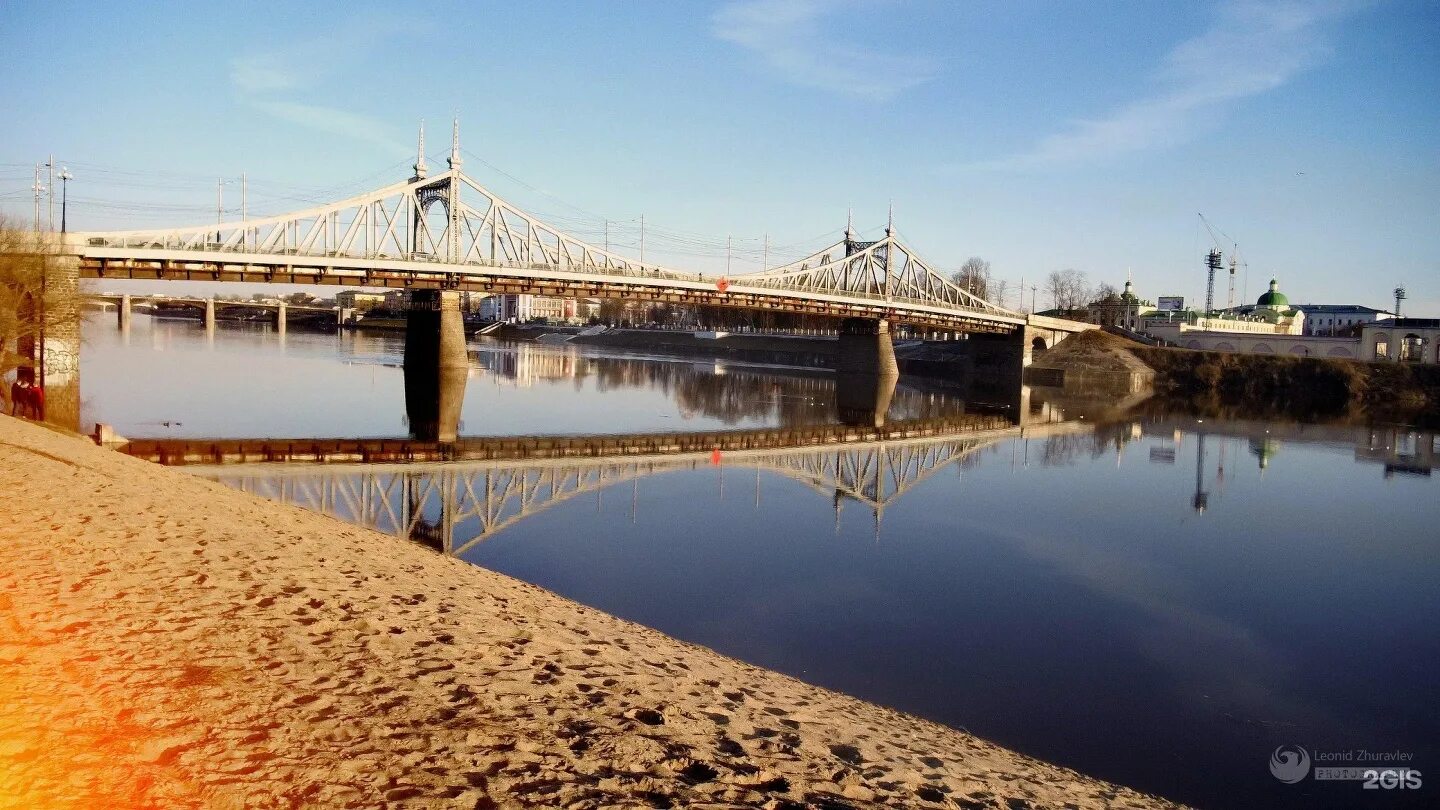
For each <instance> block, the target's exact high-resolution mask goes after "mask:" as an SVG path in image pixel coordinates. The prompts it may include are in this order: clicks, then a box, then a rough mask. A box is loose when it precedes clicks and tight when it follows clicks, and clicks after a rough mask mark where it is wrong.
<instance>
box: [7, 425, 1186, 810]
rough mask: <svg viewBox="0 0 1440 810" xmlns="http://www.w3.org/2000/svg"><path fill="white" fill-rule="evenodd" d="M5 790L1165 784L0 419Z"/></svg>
mask: <svg viewBox="0 0 1440 810" xmlns="http://www.w3.org/2000/svg"><path fill="white" fill-rule="evenodd" d="M0 486H3V491H4V492H5V496H6V501H5V503H6V507H5V512H4V513H3V518H4V519H3V520H0V808H9V807H16V808H19V807H25V808H31V807H60V808H66V807H76V808H79V807H86V808H91V807H155V808H162V807H163V808H170V807H235V808H240V807H245V808H250V807H256V808H259V807H302V806H303V807H310V806H316V807H463V808H487V807H566V808H600V807H695V808H722V807H767V808H801V807H809V808H840V807H995V808H1007V810H1008V808H1023V807H1037V808H1038V807H1077V808H1089V807H1127V808H1128V807H1135V808H1139V807H1175V806H1177V805H1174V804H1171V803H1169V802H1166V801H1163V800H1160V799H1155V798H1153V797H1148V796H1144V795H1141V794H1138V793H1136V792H1134V791H1131V790H1129V789H1126V788H1122V787H1118V786H1115V785H1111V784H1108V783H1105V782H1101V781H1098V780H1094V779H1090V778H1087V777H1084V776H1081V775H1079V774H1077V773H1075V772H1073V771H1070V770H1067V769H1063V768H1059V767H1055V766H1052V765H1049V764H1046V763H1043V762H1039V761H1036V760H1033V759H1030V758H1028V757H1024V756H1022V755H1020V754H1017V753H1014V752H1011V751H1008V750H1006V749H1003V748H999V747H997V746H994V745H992V744H990V743H987V742H985V741H983V740H979V739H976V738H974V737H972V736H970V735H967V734H964V733H962V732H959V731H955V730H952V729H948V728H945V727H942V726H939V725H936V724H933V723H929V722H926V721H923V720H919V719H916V718H914V717H910V716H907V715H904V714H902V713H899V712H895V711H892V710H889V709H885V708H882V707H879V706H876V705H873V704H869V703H865V702H863V701H860V700H856V699H853V698H850V697H846V696H844V695H840V694H837V693H834V692H830V691H827V690H824V689H820V688H817V687H812V686H809V685H806V684H803V683H801V682H799V681H796V680H794V679H791V678H788V677H785V676H782V675H779V674H776V673H773V672H769V671H766V670H762V669H759V668H756V667H752V666H748V665H746V664H743V663H740V662H737V661H734V660H732V659H729V658H725V657H723V656H721V655H718V654H716V653H714V652H712V651H710V650H707V649H704V648H701V647H697V646H694V645H690V644H686V643H683V642H680V641H677V640H674V639H672V638H669V637H667V636H665V635H663V634H661V633H658V632H656V631H653V630H650V629H647V628H644V627H641V626H639V625H635V624H633V623H629V622H625V621H622V620H619V619H616V618H614V617H611V616H608V615H606V614H604V613H601V612H599V611H596V610H593V609H590V608H586V607H583V606H581V605H578V604H575V603H573V602H570V601H568V600H565V599H563V598H560V597H558V596H556V595H554V594H551V593H549V592H547V591H544V590H542V589H540V588H536V587H534V586H531V585H527V584H525V583H522V582H519V581H517V580H514V579H511V578H509V577H505V576H502V575H499V574H496V573H493V572H490V571H486V570H483V569H479V568H476V567H474V566H471V565H468V564H466V563H464V562H462V561H459V560H455V559H452V558H447V557H444V556H441V555H439V554H436V553H435V552H432V551H430V550H429V549H426V548H423V547H421V546H419V545H418V544H414V543H410V542H407V541H405V540H402V539H398V538H394V537H389V536H386V535H381V534H379V533H376V532H373V531H370V530H368V529H364V528H360V527H355V526H351V525H348V524H344V523H341V522H339V521H337V520H334V519H331V518H327V517H324V516H321V515H315V514H311V513H307V512H304V511H302V510H300V509H297V508H293V507H287V506H283V505H279V504H274V503H269V502H265V501H261V500H259V499H257V498H254V497H252V496H250V495H246V494H244V493H240V492H237V491H234V490H230V489H228V488H225V487H223V486H221V485H219V484H216V483H213V482H208V481H203V480H200V479H197V478H193V477H191V476H188V475H186V474H184V473H182V472H179V471H175V470H169V469H164V468H160V467H156V466H153V465H150V464H148V463H146V462H142V461H138V460H136V459H131V458H127V457H124V456H121V455H119V454H116V453H112V452H109V451H105V450H101V449H99V448H96V447H94V446H91V445H88V444H86V443H85V442H83V441H81V440H79V439H76V438H72V437H67V436H62V435H58V434H54V433H51V432H49V431H46V430H43V429H41V428H38V427H35V426H33V425H28V424H24V423H21V422H19V421H17V420H14V419H10V418H8V417H3V418H0Z"/></svg>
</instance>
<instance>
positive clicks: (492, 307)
mask: <svg viewBox="0 0 1440 810" xmlns="http://www.w3.org/2000/svg"><path fill="white" fill-rule="evenodd" d="M580 309H581V306H580V302H578V301H576V299H574V298H550V297H547V296H543V295H492V296H490V297H488V298H486V299H484V300H483V301H481V302H480V306H479V312H480V317H481V318H483V319H485V320H490V321H516V322H518V323H525V322H527V321H533V320H536V319H538V318H544V319H546V320H549V321H558V322H569V321H577V320H580V319H581V315H580Z"/></svg>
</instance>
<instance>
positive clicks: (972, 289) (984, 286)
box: [950, 256, 991, 301]
mask: <svg viewBox="0 0 1440 810" xmlns="http://www.w3.org/2000/svg"><path fill="white" fill-rule="evenodd" d="M950 280H951V281H953V282H954V283H955V286H957V287H959V288H960V289H962V290H964V291H965V292H968V293H970V294H971V295H976V296H979V297H981V298H984V299H985V300H987V301H989V300H991V299H990V295H989V292H990V262H987V261H985V260H984V259H982V258H980V257H979V256H971V257H970V258H968V259H966V260H965V263H964V264H962V265H960V269H959V270H956V271H955V272H954V273H951V274H950Z"/></svg>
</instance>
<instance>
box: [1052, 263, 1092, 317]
mask: <svg viewBox="0 0 1440 810" xmlns="http://www.w3.org/2000/svg"><path fill="white" fill-rule="evenodd" d="M1044 289H1045V294H1046V295H1049V296H1050V300H1051V302H1052V303H1053V304H1054V306H1055V309H1058V310H1074V309H1080V308H1081V307H1083V306H1085V303H1086V299H1087V298H1088V294H1089V292H1090V288H1089V285H1088V283H1087V280H1086V278H1085V274H1084V273H1083V272H1081V271H1079V270H1076V269H1074V268H1067V269H1065V270H1053V271H1051V273H1050V275H1048V276H1046V277H1045V287H1044Z"/></svg>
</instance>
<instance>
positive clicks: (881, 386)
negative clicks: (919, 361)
mask: <svg viewBox="0 0 1440 810" xmlns="http://www.w3.org/2000/svg"><path fill="white" fill-rule="evenodd" d="M853 223H854V220H853V218H852V216H851V214H850V213H849V212H847V213H846V216H845V255H846V256H854V255H855V254H857V253H860V252H862V251H864V250H866V249H867V248H869V247H870V246H871V245H872V244H874V243H873V242H861V241H859V240H857V239H856V238H855V227H854V224H853ZM894 226H895V212H894V208H893V207H892V208H891V212H890V220H889V223H888V224H887V225H886V226H885V236H886V237H887V238H888V237H889V236H890V235H891V233H892V232H893V231H894ZM890 262H891V257H890V249H889V248H888V247H887V248H886V249H885V282H884V285H885V286H884V289H885V295H886V297H889V294H890V275H891V273H890V269H891V268H890ZM835 371H836V374H837V384H838V385H839V386H840V387H841V388H843V389H844V390H846V391H847V392H861V391H864V392H868V393H866V394H863V395H860V398H861V399H863V400H865V401H866V407H867V408H868V409H869V410H870V411H871V412H872V413H874V412H875V410H876V403H877V402H880V401H883V402H884V406H882V407H881V408H880V410H879V412H878V413H874V417H873V418H874V419H875V420H876V422H875V424H876V425H882V424H884V422H885V414H884V410H883V408H884V407H888V405H889V399H890V397H889V394H888V392H893V391H894V390H895V381H896V380H897V379H898V378H899V377H900V365H899V363H898V362H897V361H896V360H895V344H894V342H893V341H892V340H891V337H890V322H889V321H887V320H885V319H884V318H845V319H844V320H842V321H841V322H840V345H839V346H838V347H836V352H835ZM846 410H847V411H850V412H851V414H852V415H853V414H856V413H863V412H864V410H863V409H860V408H856V407H854V406H853V405H852V404H851V403H847V407H846Z"/></svg>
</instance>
